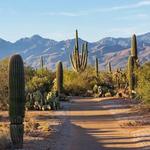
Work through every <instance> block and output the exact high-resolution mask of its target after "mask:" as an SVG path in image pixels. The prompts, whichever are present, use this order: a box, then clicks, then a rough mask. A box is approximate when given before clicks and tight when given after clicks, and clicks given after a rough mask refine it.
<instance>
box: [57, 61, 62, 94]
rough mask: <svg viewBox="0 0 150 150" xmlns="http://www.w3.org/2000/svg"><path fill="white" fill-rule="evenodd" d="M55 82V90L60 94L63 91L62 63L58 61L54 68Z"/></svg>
mask: <svg viewBox="0 0 150 150" xmlns="http://www.w3.org/2000/svg"><path fill="white" fill-rule="evenodd" d="M56 82H57V91H58V94H59V95H60V94H61V93H62V91H63V65H62V62H58V64H57V69H56Z"/></svg>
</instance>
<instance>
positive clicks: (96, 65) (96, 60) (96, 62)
mask: <svg viewBox="0 0 150 150" xmlns="http://www.w3.org/2000/svg"><path fill="white" fill-rule="evenodd" d="M95 73H96V77H98V58H96V59H95Z"/></svg>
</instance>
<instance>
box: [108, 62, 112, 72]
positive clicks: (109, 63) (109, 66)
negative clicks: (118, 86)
mask: <svg viewBox="0 0 150 150" xmlns="http://www.w3.org/2000/svg"><path fill="white" fill-rule="evenodd" d="M108 71H109V72H110V73H111V71H112V69H111V62H110V61H109V62H108Z"/></svg>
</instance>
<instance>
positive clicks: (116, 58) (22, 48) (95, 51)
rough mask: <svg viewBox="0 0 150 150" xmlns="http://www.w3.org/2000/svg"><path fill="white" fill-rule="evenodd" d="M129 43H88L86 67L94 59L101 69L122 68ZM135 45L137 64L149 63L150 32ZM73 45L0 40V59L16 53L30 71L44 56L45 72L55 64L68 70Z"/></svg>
mask: <svg viewBox="0 0 150 150" xmlns="http://www.w3.org/2000/svg"><path fill="white" fill-rule="evenodd" d="M130 40H131V39H130V38H113V37H107V38H103V39H101V40H99V41H97V42H93V43H90V42H89V44H88V46H89V63H90V64H94V61H95V57H98V58H99V64H100V67H101V68H104V67H105V66H106V64H107V61H108V60H110V61H111V62H112V65H113V67H119V66H120V67H123V66H125V65H126V63H127V58H128V55H129V53H130V46H131V44H130ZM137 41H138V53H139V58H140V62H141V63H144V62H145V61H150V32H149V33H146V34H143V35H139V36H137ZM74 42H75V41H74V39H68V40H64V41H55V40H51V39H46V38H43V37H41V36H39V35H34V36H32V37H30V38H22V39H20V40H18V41H16V42H15V43H11V42H9V41H5V40H3V39H0V59H2V58H3V57H7V56H9V55H11V54H13V53H19V54H21V55H22V56H23V58H24V61H25V62H26V64H28V65H31V66H33V67H39V66H40V56H44V62H45V66H47V67H48V68H51V69H54V68H55V64H56V63H57V62H58V61H62V62H63V64H64V65H65V66H67V67H69V66H70V60H69V54H70V53H71V52H72V50H73V47H74ZM83 42H85V41H84V40H82V39H79V44H81V43H83Z"/></svg>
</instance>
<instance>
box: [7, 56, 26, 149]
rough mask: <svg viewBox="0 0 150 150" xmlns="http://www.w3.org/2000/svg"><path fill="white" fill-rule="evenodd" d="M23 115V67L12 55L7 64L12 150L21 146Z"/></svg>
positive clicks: (20, 59) (21, 62) (19, 60)
mask: <svg viewBox="0 0 150 150" xmlns="http://www.w3.org/2000/svg"><path fill="white" fill-rule="evenodd" d="M24 115H25V79H24V65H23V60H22V58H21V56H20V55H17V54H16V55H13V56H12V57H11V58H10V62H9V118H10V135H11V140H12V144H13V146H14V148H22V146H23V132H24V126H23V120H24Z"/></svg>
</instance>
